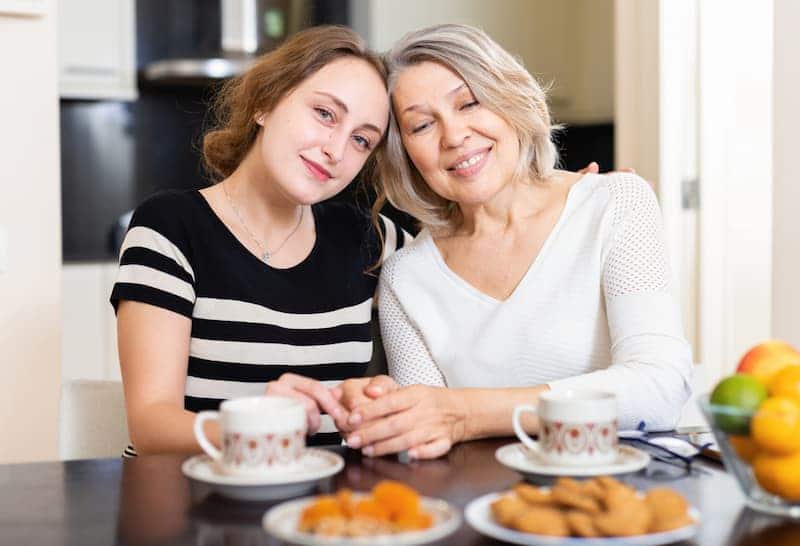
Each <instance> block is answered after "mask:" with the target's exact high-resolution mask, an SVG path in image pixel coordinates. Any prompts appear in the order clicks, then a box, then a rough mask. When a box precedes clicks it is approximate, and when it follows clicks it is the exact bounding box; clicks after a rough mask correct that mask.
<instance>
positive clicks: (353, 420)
mask: <svg viewBox="0 0 800 546" xmlns="http://www.w3.org/2000/svg"><path fill="white" fill-rule="evenodd" d="M347 422H348V423H350V424H351V425H357V424H359V423H360V422H361V415H360V414H358V413H354V414H353V415H351V416H350V419H348V420H347Z"/></svg>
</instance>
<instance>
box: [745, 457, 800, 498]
mask: <svg viewBox="0 0 800 546" xmlns="http://www.w3.org/2000/svg"><path fill="white" fill-rule="evenodd" d="M753 474H754V475H755V477H756V481H757V482H758V485H760V486H761V487H762V488H763V489H764V490H766V491H769V492H770V493H774V494H775V495H778V496H779V497H781V498H783V499H786V500H788V501H791V502H797V501H800V453H794V454H792V455H772V454H770V453H764V454H759V455H758V456H757V457H756V460H755V461H754V462H753Z"/></svg>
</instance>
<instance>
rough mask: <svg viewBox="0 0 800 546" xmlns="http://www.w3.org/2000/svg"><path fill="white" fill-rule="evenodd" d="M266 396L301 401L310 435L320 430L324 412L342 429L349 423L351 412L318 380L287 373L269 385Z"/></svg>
mask: <svg viewBox="0 0 800 546" xmlns="http://www.w3.org/2000/svg"><path fill="white" fill-rule="evenodd" d="M264 394H269V395H274V396H288V397H290V398H297V399H299V400H301V401H302V402H303V404H304V405H305V408H306V420H307V423H308V434H314V433H316V432H317V431H318V430H319V426H320V421H321V414H322V412H323V411H324V412H325V413H327V414H328V415H330V416H331V417H332V418H333V420H334V421H335V422H336V426H337V427H339V428H340V429H341V427H343V426H345V425H346V423H347V417H348V416H349V412H348V411H347V410H346V409H345V408H344V406H343V405H342V404H341V403H340V402H339V400H338V399H337V398H336V396H334V393H333V392H332V391H331V390H330V389H328V388H327V387H325V385H323V384H322V383H320V382H319V381H317V380H316V379H311V378H309V377H304V376H302V375H297V374H294V373H285V374H283V375H282V376H280V377H279V378H278V380H277V381H270V382H269V383H267V389H266V391H265V392H264Z"/></svg>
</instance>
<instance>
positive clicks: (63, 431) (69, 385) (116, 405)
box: [59, 380, 128, 460]
mask: <svg viewBox="0 0 800 546" xmlns="http://www.w3.org/2000/svg"><path fill="white" fill-rule="evenodd" d="M60 409H61V411H60V417H59V454H60V456H61V459H62V460H67V459H96V458H104V457H119V456H120V455H121V454H122V451H123V449H125V446H126V445H127V444H128V423H127V420H126V415H125V396H124V394H123V390H122V383H121V382H119V381H95V380H73V381H67V382H66V383H64V384H63V385H62V386H61V408H60Z"/></svg>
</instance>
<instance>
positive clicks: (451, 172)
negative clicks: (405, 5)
mask: <svg viewBox="0 0 800 546" xmlns="http://www.w3.org/2000/svg"><path fill="white" fill-rule="evenodd" d="M392 103H393V107H394V111H395V113H396V115H397V121H398V126H399V128H400V134H401V137H402V140H403V145H404V147H405V149H406V151H407V152H408V155H409V157H410V158H411V161H412V162H413V163H414V166H415V167H416V168H417V170H418V171H419V173H420V174H421V175H422V177H423V178H424V179H425V182H427V184H428V185H429V186H430V188H431V189H432V190H433V191H434V192H436V193H437V194H438V195H440V196H441V197H443V198H445V199H448V200H450V201H455V202H457V203H458V204H459V205H462V206H475V205H481V204H484V203H488V202H489V201H491V199H492V198H494V197H495V196H496V195H498V193H500V192H501V191H502V190H503V189H504V188H506V187H508V186H509V185H510V183H511V181H512V179H513V177H514V171H515V168H516V165H517V162H518V159H519V153H520V148H519V141H518V139H517V135H516V133H515V132H514V129H513V128H512V127H511V126H510V125H509V124H508V123H507V122H506V121H505V120H503V118H501V117H500V116H498V115H497V114H495V113H494V112H492V111H491V110H489V109H488V108H485V107H483V106H482V105H481V104H480V103H479V102H478V101H477V100H476V98H475V96H474V95H473V94H472V91H471V90H470V89H469V87H468V86H467V84H466V83H465V82H464V80H462V79H461V78H460V77H459V76H458V75H457V74H456V73H455V72H453V71H451V70H450V69H448V68H445V67H444V66H442V65H440V64H438V63H433V62H422V63H419V64H415V65H412V66H409V67H407V68H405V69H403V71H402V72H401V73H400V74H399V75H398V77H397V80H396V83H395V86H394V89H393V92H392Z"/></svg>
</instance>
